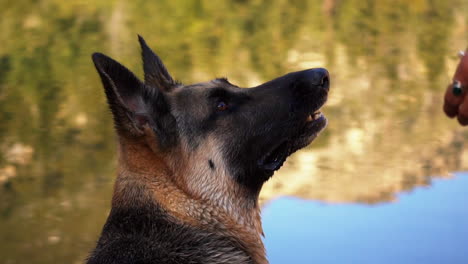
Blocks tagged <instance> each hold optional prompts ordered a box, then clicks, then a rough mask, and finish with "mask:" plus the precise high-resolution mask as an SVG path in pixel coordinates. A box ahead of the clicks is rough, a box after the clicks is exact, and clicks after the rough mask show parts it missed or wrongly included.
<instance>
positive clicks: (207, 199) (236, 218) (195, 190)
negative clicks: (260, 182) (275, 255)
mask: <svg viewBox="0 0 468 264" xmlns="http://www.w3.org/2000/svg"><path fill="white" fill-rule="evenodd" d="M200 151H203V149H200ZM180 153H181V152H179V151H168V152H167V153H164V154H160V153H158V152H155V147H151V146H149V145H148V144H147V141H146V140H145V139H131V140H129V139H126V138H120V148H119V168H118V178H117V181H116V184H115V190H114V197H113V206H114V207H117V206H128V207H131V206H132V204H131V203H132V201H135V197H132V193H131V192H130V193H128V192H127V191H126V190H127V189H131V188H127V187H128V185H129V184H134V183H138V184H139V185H141V186H144V188H145V189H147V190H148V192H149V193H150V195H149V197H151V199H153V202H155V203H157V204H159V205H160V206H161V207H162V208H164V209H165V210H166V211H167V212H168V213H169V214H171V215H173V216H174V217H175V218H177V219H180V220H181V221H183V222H184V223H186V224H188V225H192V226H196V227H200V228H203V229H207V230H211V231H213V232H217V233H222V234H225V235H227V236H230V237H233V238H235V239H237V240H238V241H239V242H240V244H241V245H242V247H243V249H244V250H245V251H247V252H249V254H250V255H251V256H252V258H253V260H254V261H255V263H267V261H266V258H265V250H264V246H263V243H262V240H261V235H262V234H263V231H262V227H261V221H260V212H259V209H258V206H257V200H256V199H257V197H251V196H249V195H248V194H246V193H245V191H243V190H242V188H241V186H238V185H236V184H234V183H233V182H230V181H231V179H230V178H229V177H227V176H228V175H225V173H226V170H225V168H223V167H222V166H220V164H221V162H217V163H218V168H217V169H215V170H211V168H208V169H207V167H206V166H208V163H207V161H206V160H205V162H202V161H203V155H187V156H185V157H184V156H183V155H181V154H180ZM198 154H199V153H198ZM200 157H202V158H200ZM197 159H199V160H197ZM213 159H214V161H212V162H214V163H215V164H216V161H218V160H216V158H213ZM170 161H175V162H170ZM204 165H205V167H203V166H204ZM214 174H216V175H214ZM214 176H216V179H214V178H213V177H214ZM126 186H127V187H126ZM252 199H254V200H252Z"/></svg>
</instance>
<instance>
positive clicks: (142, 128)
mask: <svg viewBox="0 0 468 264" xmlns="http://www.w3.org/2000/svg"><path fill="white" fill-rule="evenodd" d="M92 58H93V62H94V65H95V66H96V70H97V71H98V73H99V75H100V77H101V81H102V84H103V86H104V90H105V92H106V97H107V101H108V103H109V106H110V109H111V111H112V114H113V116H114V124H115V127H116V129H117V132H118V133H119V135H123V136H126V137H128V136H131V137H140V136H143V135H147V133H146V131H148V129H147V128H150V129H152V131H154V134H155V135H156V136H157V140H158V141H159V146H161V147H162V148H165V147H167V146H170V145H172V144H173V143H174V142H175V140H176V133H175V131H176V129H175V128H176V121H175V119H174V117H173V116H172V114H171V113H170V106H169V104H168V102H167V99H166V97H165V95H164V93H162V92H160V91H159V90H158V89H157V88H155V87H150V86H148V85H146V84H144V83H142V82H141V81H140V80H139V79H138V78H137V77H136V76H135V75H134V74H133V73H132V72H131V71H130V70H128V69H127V68H126V67H125V66H123V65H121V64H120V63H118V62H117V61H115V60H113V59H111V58H109V57H107V56H106V55H104V54H101V53H94V54H93V56H92Z"/></svg>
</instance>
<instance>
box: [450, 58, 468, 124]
mask: <svg viewBox="0 0 468 264" xmlns="http://www.w3.org/2000/svg"><path fill="white" fill-rule="evenodd" d="M456 82H459V84H460V85H461V88H462V90H461V91H460V90H458V91H457V90H456V89H454V87H453V86H454V84H455V83H456ZM467 93H468V49H467V50H466V51H465V52H464V55H461V59H460V63H459V64H458V67H457V69H456V70H455V74H454V75H453V82H452V84H450V85H449V86H448V87H447V90H446V91H445V98H444V112H445V114H447V116H448V117H450V118H454V117H457V119H458V122H459V123H460V124H461V125H463V126H466V125H468V96H467Z"/></svg>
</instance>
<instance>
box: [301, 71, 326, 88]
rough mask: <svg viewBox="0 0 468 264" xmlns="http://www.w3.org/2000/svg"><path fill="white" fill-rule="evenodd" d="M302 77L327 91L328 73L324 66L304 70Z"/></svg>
mask: <svg viewBox="0 0 468 264" xmlns="http://www.w3.org/2000/svg"><path fill="white" fill-rule="evenodd" d="M302 77H303V78H304V79H303V80H304V81H306V82H308V83H309V84H311V85H313V86H319V87H321V88H323V89H325V90H327V91H328V89H330V75H329V74H328V71H327V70H326V69H324V68H315V69H310V70H305V71H304V72H303V76H302Z"/></svg>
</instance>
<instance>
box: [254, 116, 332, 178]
mask: <svg viewBox="0 0 468 264" xmlns="http://www.w3.org/2000/svg"><path fill="white" fill-rule="evenodd" d="M325 124H326V119H325V116H324V115H323V114H322V112H321V111H320V110H316V111H314V112H313V113H311V114H308V115H307V117H306V119H305V122H304V125H303V127H302V128H299V129H297V130H296V133H295V134H294V135H292V136H290V137H289V138H287V139H285V140H284V141H282V142H281V143H280V144H277V145H275V146H274V147H273V148H271V149H270V150H269V151H268V152H267V153H266V154H265V155H264V156H263V157H262V158H261V159H260V160H259V161H258V166H259V168H261V169H263V170H264V171H266V172H270V173H272V172H274V171H276V170H279V169H280V168H281V167H282V166H283V164H284V162H285V161H286V159H287V158H288V156H289V155H291V154H292V153H293V152H295V151H296V150H298V149H300V148H302V147H304V146H306V145H308V144H309V143H310V142H311V141H312V140H313V139H314V138H315V137H316V136H317V134H318V132H320V131H321V130H322V129H323V128H324V127H325Z"/></svg>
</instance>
